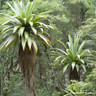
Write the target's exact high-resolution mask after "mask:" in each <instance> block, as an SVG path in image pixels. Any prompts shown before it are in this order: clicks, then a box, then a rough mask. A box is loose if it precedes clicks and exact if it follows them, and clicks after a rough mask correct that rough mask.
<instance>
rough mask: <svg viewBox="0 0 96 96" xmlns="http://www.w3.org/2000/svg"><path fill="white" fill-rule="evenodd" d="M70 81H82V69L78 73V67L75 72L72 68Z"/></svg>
mask: <svg viewBox="0 0 96 96" xmlns="http://www.w3.org/2000/svg"><path fill="white" fill-rule="evenodd" d="M70 80H76V81H80V69H79V71H77V69H76V67H75V68H74V70H72V67H71V68H70Z"/></svg>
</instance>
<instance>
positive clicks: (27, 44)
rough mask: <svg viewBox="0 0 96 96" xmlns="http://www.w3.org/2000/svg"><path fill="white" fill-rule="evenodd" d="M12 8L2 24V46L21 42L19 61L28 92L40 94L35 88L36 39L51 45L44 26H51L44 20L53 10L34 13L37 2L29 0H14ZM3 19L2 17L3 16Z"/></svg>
mask: <svg viewBox="0 0 96 96" xmlns="http://www.w3.org/2000/svg"><path fill="white" fill-rule="evenodd" d="M7 4H8V5H9V7H10V8H11V10H12V12H11V13H10V14H3V13H2V14H1V15H4V16H5V18H3V19H4V20H5V21H4V22H3V23H2V26H1V29H2V31H1V33H0V39H1V41H2V44H1V45H0V48H1V49H2V48H5V49H6V50H7V49H8V48H9V47H10V45H12V44H13V45H16V43H17V42H19V56H18V59H19V63H20V66H21V70H22V72H23V76H24V81H25V84H26V88H27V91H28V93H32V91H33V93H34V96H38V95H37V92H36V88H35V79H34V55H35V53H36V52H37V50H38V47H37V45H36V40H37V39H39V40H41V41H42V42H43V43H45V44H47V45H50V43H51V41H50V40H49V39H48V38H47V37H46V36H44V33H46V32H44V28H49V27H50V26H49V25H46V24H45V23H43V22H42V21H44V20H48V19H47V15H46V14H48V13H50V12H51V11H47V12H43V13H40V14H38V15H36V14H33V8H34V6H35V4H36V0H34V2H27V5H24V3H23V2H22V1H20V2H19V1H14V2H13V6H12V5H11V4H10V3H7ZM1 19H2V18H1Z"/></svg>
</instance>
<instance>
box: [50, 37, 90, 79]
mask: <svg viewBox="0 0 96 96" xmlns="http://www.w3.org/2000/svg"><path fill="white" fill-rule="evenodd" d="M68 39H69V41H68V42H67V44H68V47H67V46H66V45H65V44H64V43H63V42H61V41H60V40H58V42H59V43H61V44H62V45H63V47H64V49H60V48H54V51H52V56H53V57H54V63H55V64H56V63H57V64H61V65H62V66H63V67H62V69H63V72H65V71H66V69H67V68H68V67H69V68H70V80H77V81H80V69H81V68H83V69H84V71H86V66H85V64H86V62H85V61H87V57H88V55H89V53H90V51H89V49H83V47H84V45H85V44H86V41H83V42H82V43H81V44H80V45H79V38H78V36H74V39H72V37H71V36H70V35H68Z"/></svg>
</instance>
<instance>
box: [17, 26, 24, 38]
mask: <svg viewBox="0 0 96 96" xmlns="http://www.w3.org/2000/svg"><path fill="white" fill-rule="evenodd" d="M24 29H25V27H20V29H19V31H18V35H19V37H20V36H22V35H23V33H24Z"/></svg>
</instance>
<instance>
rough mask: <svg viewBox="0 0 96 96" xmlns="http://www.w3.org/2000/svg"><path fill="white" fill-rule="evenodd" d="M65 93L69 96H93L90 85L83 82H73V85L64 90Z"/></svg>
mask: <svg viewBox="0 0 96 96" xmlns="http://www.w3.org/2000/svg"><path fill="white" fill-rule="evenodd" d="M66 92H67V94H68V95H70V96H90V95H92V96H95V93H94V92H95V91H94V90H93V89H92V84H91V83H85V82H76V81H73V83H72V84H71V85H69V86H68V87H67V88H66Z"/></svg>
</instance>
